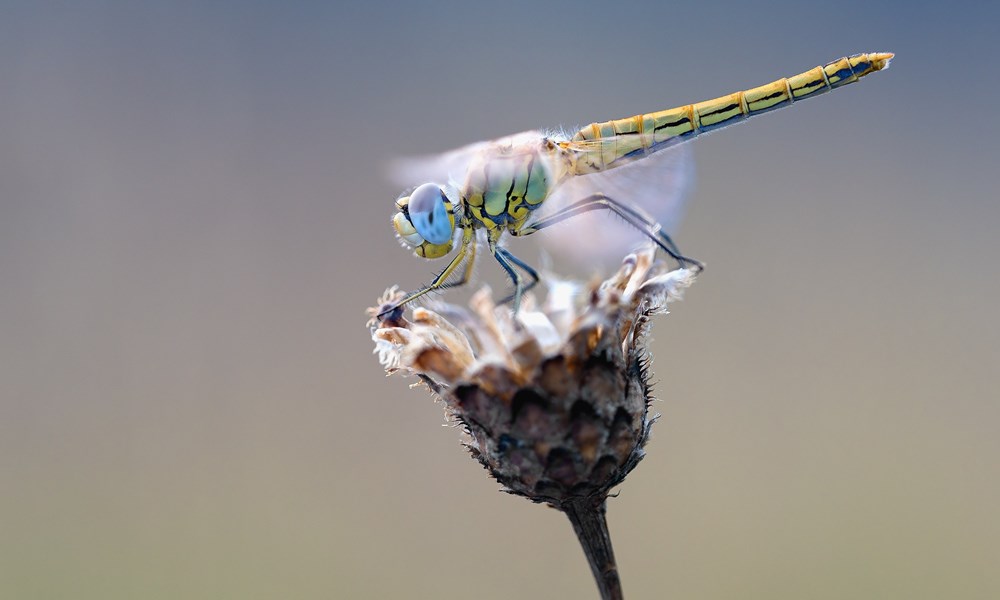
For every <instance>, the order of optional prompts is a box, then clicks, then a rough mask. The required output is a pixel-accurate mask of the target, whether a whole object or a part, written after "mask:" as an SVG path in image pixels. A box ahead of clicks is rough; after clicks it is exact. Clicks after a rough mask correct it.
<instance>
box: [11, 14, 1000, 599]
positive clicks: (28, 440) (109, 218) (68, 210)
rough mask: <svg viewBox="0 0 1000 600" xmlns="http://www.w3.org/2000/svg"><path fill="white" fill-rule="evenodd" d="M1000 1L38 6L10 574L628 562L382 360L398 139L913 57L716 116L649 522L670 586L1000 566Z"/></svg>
mask: <svg viewBox="0 0 1000 600" xmlns="http://www.w3.org/2000/svg"><path fill="white" fill-rule="evenodd" d="M985 6H986V5H985V4H981V3H973V2H952V3H946V4H940V3H939V4H938V5H933V6H932V5H930V4H928V3H910V2H905V3H904V2H885V3H867V2H865V3H861V2H853V1H850V0H847V1H842V2H837V3H826V4H825V5H823V4H820V3H802V2H783V3H778V4H772V5H771V7H769V8H768V9H767V10H762V9H760V8H757V7H754V6H752V5H748V4H747V3H741V2H711V1H706V2H699V3H694V4H692V3H685V4H683V5H681V4H677V3H665V2H627V1H623V2H619V3H615V4H608V3H601V4H597V3H594V4H587V3H581V2H569V1H562V2H548V3H536V2H527V1H524V2H522V1H519V0H518V1H504V2H492V3H481V4H475V5H472V3H466V2H438V3H433V5H428V6H417V5H414V6H407V5H398V4H397V3H380V2H369V3H365V4H364V6H360V5H359V6H353V7H352V6H344V5H342V4H341V3H322V2H302V3H296V2H291V3H280V4H278V3H273V4H272V3H263V2H238V3H237V2H231V3H223V2H211V3H210V2H171V3H143V2H79V3H75V2H74V3H71V2H66V3H56V2H51V3H50V2H20V1H16V0H14V1H11V0H8V1H6V2H3V3H2V5H0V81H2V85H0V597H3V598H19V599H20V598H31V599H34V598H68V597H73V598H241V599H243V598H279V597H280V598H386V597H391V598H467V597H470V596H475V597H477V598H484V599H485V598H511V597H517V598H593V597H596V591H595V588H594V584H593V582H592V581H591V576H590V573H589V570H588V568H587V565H586V563H585V561H584V558H583V555H582V552H581V551H580V550H579V548H578V546H577V543H576V541H575V539H574V537H573V534H572V531H571V528H570V526H569V524H568V522H566V520H565V518H564V517H563V516H562V515H560V514H559V513H557V512H555V511H553V510H550V509H546V508H544V507H541V506H536V505H532V504H530V503H528V502H526V501H524V500H522V499H520V498H514V497H511V496H507V495H505V494H501V493H498V492H497V488H498V486H497V484H496V483H495V482H494V481H493V480H491V479H489V478H488V477H487V474H486V472H485V471H483V469H482V468H480V467H479V465H478V464H477V463H475V462H474V461H472V460H470V458H469V457H468V456H467V454H466V452H465V451H464V450H463V449H462V448H461V447H460V446H459V443H458V440H459V432H458V431H457V430H455V429H452V428H448V427H443V426H442V425H443V424H444V418H443V411H442V407H441V405H440V404H435V403H434V402H433V401H432V400H431V398H430V397H429V396H427V395H426V394H425V393H424V392H423V391H422V390H410V389H408V385H409V384H410V383H412V380H407V379H403V378H390V379H387V378H385V376H384V375H383V372H382V369H381V368H380V366H379V365H378V363H377V361H376V360H375V357H374V356H372V354H371V350H372V344H371V341H370V339H369V333H368V330H367V329H366V328H365V326H364V323H365V315H364V309H365V307H367V306H369V305H371V304H372V303H373V302H374V301H375V298H376V297H377V296H378V295H379V294H380V293H381V292H382V290H383V289H384V288H385V287H387V286H388V285H390V284H393V283H399V284H400V285H402V286H403V287H404V288H410V289H412V288H413V287H415V286H416V285H417V284H418V283H422V282H423V281H425V280H426V279H427V276H429V275H430V274H431V273H432V270H433V269H434V268H435V267H437V265H436V264H430V263H427V262H424V261H421V260H420V259H418V258H415V257H413V256H412V255H411V254H409V253H408V252H406V251H404V250H402V249H400V248H399V246H398V244H397V243H396V241H395V240H394V238H393V235H392V232H391V229H390V226H389V218H390V216H391V214H392V201H393V200H394V199H395V197H396V195H397V193H398V192H399V191H400V190H398V189H396V187H395V186H393V185H392V184H391V183H389V182H388V181H387V180H386V178H385V177H384V165H385V164H386V161H387V160H389V159H391V158H393V157H397V156H402V155H409V154H421V153H427V152H436V151H442V150H447V149H449V148H452V147H455V146H458V145H462V144H465V143H469V142H473V141H477V140H480V139H487V138H492V137H496V136H500V135H504V134H508V133H513V132H517V131H522V130H525V129H531V128H535V127H558V126H566V127H572V126H574V125H582V124H586V123H589V122H591V121H594V120H604V119H610V118H617V117H625V116H628V115H632V114H635V113H638V112H646V111H652V110H658V109H662V108H668V107H672V106H676V105H681V104H686V103H689V102H695V101H700V100H704V99H708V98H713V97H716V96H718V95H721V94H724V93H729V92H732V91H735V90H738V89H744V88H748V87H752V86H756V85H760V84H763V83H767V82H769V81H773V80H774V79H777V78H778V77H782V76H788V75H792V74H795V73H798V72H800V71H803V70H805V69H808V68H811V67H813V66H815V65H817V64H822V63H825V62H827V61H829V60H832V59H835V58H838V57H840V56H843V55H845V54H851V53H855V52H862V51H876V50H889V51H893V52H896V53H897V57H896V60H895V62H894V63H893V67H892V68H891V69H890V70H889V71H888V72H886V73H879V74H876V75H873V76H871V77H870V78H866V79H865V80H864V81H862V82H861V83H859V84H857V85H852V86H849V87H847V88H844V89H842V90H839V91H837V92H836V93H833V94H829V95H825V96H822V97H821V98H818V99H815V100H810V101H809V102H807V103H803V104H801V105H796V106H795V107H793V108H791V109H788V110H783V111H780V112H778V113H775V114H774V115H771V116H768V117H765V118H761V119H757V120H754V121H753V122H751V123H750V124H747V125H743V126H740V127H736V128H733V129H727V130H725V131H724V132H719V133H717V134H714V135H712V136H708V137H707V138H705V139H701V140H699V141H697V142H695V144H694V154H695V157H696V161H697V165H698V166H697V169H698V180H697V186H696V189H695V190H694V192H693V197H692V199H691V203H690V205H689V210H688V213H687V217H686V220H685V223H684V226H683V227H682V228H681V229H680V231H679V232H678V235H677V237H676V239H677V241H678V242H679V244H680V246H681V248H683V249H684V250H685V252H686V253H688V254H690V255H692V256H695V257H697V258H699V259H701V260H703V261H705V262H706V263H707V264H708V266H709V268H708V270H707V271H706V272H705V274H704V276H703V277H701V278H700V279H699V280H698V282H697V284H696V285H695V286H694V287H693V288H692V289H691V290H690V291H689V293H688V294H687V297H686V299H685V301H684V302H682V303H679V304H677V305H674V308H673V312H672V314H671V315H670V316H669V317H666V318H660V319H658V321H657V323H656V324H655V327H654V335H655V342H654V343H653V345H652V350H653V353H654V355H655V360H654V362H653V370H654V372H655V374H656V378H657V380H658V381H659V384H658V386H657V388H656V389H657V393H658V396H659V398H660V400H662V401H661V402H658V403H656V405H655V407H654V408H655V410H656V411H658V412H660V413H663V415H664V417H663V419H662V420H661V421H660V422H659V423H658V424H657V426H656V427H655V428H654V438H653V440H652V442H651V444H650V445H649V446H648V447H647V450H648V456H647V458H646V460H645V461H644V462H643V463H642V465H641V466H640V467H639V468H638V469H637V470H636V471H635V472H634V473H633V474H632V475H631V476H630V477H629V479H628V481H627V482H626V483H625V484H624V485H623V486H622V488H621V495H620V497H618V498H616V499H613V500H611V502H610V505H609V521H610V526H611V532H612V536H613V538H614V541H615V545H616V551H617V555H618V559H619V566H620V569H621V572H622V576H623V581H624V585H625V591H626V593H627V594H628V597H630V598H662V597H670V598H719V599H722V598H740V599H744V598H762V599H763V598H767V599H772V598H823V599H826V598H829V599H840V598H845V597H859V598H907V599H912V598H934V599H937V598H945V597H947V598H996V597H998V596H1000V570H998V569H997V568H996V567H997V565H998V564H1000V542H998V540H1000V512H998V508H997V507H998V506H1000V477H998V474H1000V435H998V431H997V430H998V423H1000V400H998V399H1000V394H998V391H997V388H998V379H997V368H998V365H1000V316H998V315H997V312H996V302H997V298H998V297H1000V277H998V272H997V271H998V270H997V259H998V257H1000V238H998V236H997V235H996V231H997V227H998V223H1000V202H998V186H997V183H996V171H997V166H998V150H997V148H998V146H997V141H996V140H997V135H998V134H1000V120H998V118H997V113H996V108H995V101H996V98H997V97H998V92H1000V84H998V83H997V77H995V75H994V71H995V64H994V61H993V60H992V59H995V58H997V45H996V38H995V27H994V26H995V23H996V22H997V18H998V17H1000V10H998V9H996V8H993V7H988V8H986V7H985ZM515 244H517V241H515ZM525 247H527V246H525ZM496 271H498V270H497V269H495V267H494V265H492V264H490V263H489V262H484V264H483V265H482V266H481V267H480V269H479V272H480V273H481V274H482V275H483V278H485V279H487V280H490V278H494V277H497V274H496V273H495V272H496ZM495 280H496V281H499V279H498V278H497V279H495ZM463 297H464V296H462V294H460V293H456V294H455V295H453V296H449V299H456V300H461V299H462V298H463Z"/></svg>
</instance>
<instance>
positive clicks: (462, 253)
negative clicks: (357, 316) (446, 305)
mask: <svg viewBox="0 0 1000 600" xmlns="http://www.w3.org/2000/svg"><path fill="white" fill-rule="evenodd" d="M474 239H475V238H474V237H473V236H472V235H469V234H466V235H463V236H462V247H461V248H460V249H459V251H458V254H456V255H455V258H453V259H451V262H450V263H448V266H447V267H445V268H444V270H443V271H441V272H440V273H438V275H437V277H435V278H434V280H433V281H431V283H430V285H427V286H425V287H423V288H421V289H419V290H417V291H415V292H412V293H410V294H407V295H406V296H405V297H404V298H403V299H402V300H400V301H399V302H396V303H395V304H393V305H391V306H389V307H388V308H386V309H385V310H383V311H382V312H380V313H379V314H378V317H377V318H379V319H382V318H384V317H385V316H386V315H388V314H389V313H391V312H393V311H395V310H398V309H400V308H402V307H403V306H404V305H405V304H406V303H408V302H412V301H413V300H416V299H417V298H419V297H420V296H423V295H424V294H426V293H428V292H433V291H434V290H441V289H447V288H451V287H457V286H460V285H463V284H466V283H468V282H469V279H470V278H471V277H472V263H473V262H474V261H475V257H476V248H475V242H474ZM470 247H471V248H472V252H471V254H470V252H469V248H470ZM467 254H468V255H469V260H468V263H467V264H466V266H465V272H464V273H463V274H462V279H460V280H459V281H452V282H449V281H448V278H449V277H451V276H452V274H454V272H455V269H457V268H458V266H459V265H461V264H462V261H463V260H464V259H465V257H466V255H467Z"/></svg>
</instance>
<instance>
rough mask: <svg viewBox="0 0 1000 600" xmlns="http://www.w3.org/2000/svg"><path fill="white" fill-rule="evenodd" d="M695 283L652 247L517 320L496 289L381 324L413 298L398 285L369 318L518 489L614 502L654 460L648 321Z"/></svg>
mask: <svg viewBox="0 0 1000 600" xmlns="http://www.w3.org/2000/svg"><path fill="white" fill-rule="evenodd" d="M693 278H694V274H693V272H692V271H690V270H687V269H678V270H674V271H668V270H667V269H666V268H665V266H664V265H663V263H661V262H658V261H655V255H654V252H653V250H651V249H650V250H645V251H642V252H639V253H637V254H631V255H629V256H627V257H626V258H625V260H624V261H623V264H622V267H621V268H620V269H619V271H618V272H617V273H616V274H615V275H614V276H612V277H611V278H610V279H608V280H607V281H604V282H603V283H601V284H599V285H595V286H591V287H590V288H589V289H587V290H585V291H586V292H587V293H585V294H581V293H579V292H580V291H581V290H582V289H583V288H582V286H580V285H578V284H573V283H569V282H555V283H550V290H549V294H548V299H547V301H546V303H545V305H544V306H542V307H537V306H535V305H534V302H533V300H532V299H530V298H529V299H527V301H526V302H525V304H524V306H523V307H522V310H521V312H520V313H519V315H518V316H517V318H516V319H515V318H514V317H512V316H511V313H510V311H509V310H508V309H506V308H502V307H501V308H499V309H498V308H497V307H496V306H495V305H494V304H493V302H492V300H491V298H490V294H489V290H486V289H484V290H481V291H480V292H478V293H477V294H475V295H474V297H473V298H472V301H471V303H470V304H471V311H469V310H465V309H462V308H459V307H456V306H452V305H446V304H441V305H437V306H435V310H433V311H432V310H429V309H425V308H416V309H414V310H413V313H412V318H411V319H410V320H407V319H406V318H405V317H404V315H403V314H402V312H400V311H393V312H390V313H389V314H387V315H385V316H384V317H383V318H382V319H381V320H379V319H378V318H376V317H375V315H378V314H380V313H381V311H382V310H384V308H385V307H386V306H388V305H389V304H390V303H392V302H394V301H397V300H398V299H400V298H402V296H403V295H402V294H401V293H400V292H398V291H396V289H395V288H393V289H390V290H388V291H387V292H386V294H385V295H384V296H383V297H382V298H380V299H379V304H380V307H378V308H373V309H369V314H370V315H371V316H372V319H371V320H370V321H369V325H370V327H371V329H372V339H373V340H374V341H375V352H376V353H377V354H378V356H379V361H380V362H381V363H382V365H383V366H384V367H385V369H386V371H387V372H389V373H394V372H397V371H403V372H406V373H412V374H415V375H418V376H419V377H420V378H421V379H422V380H423V381H424V382H426V383H427V385H428V386H429V387H430V389H431V390H432V391H433V392H435V393H437V394H438V395H439V396H440V397H441V398H443V399H444V401H445V403H446V405H447V407H448V413H449V415H450V416H451V417H453V418H454V419H456V420H457V421H458V422H460V423H461V424H462V425H463V426H464V428H465V431H466V432H467V433H468V435H469V439H468V440H467V442H466V445H467V447H468V448H469V450H470V451H471V452H472V454H473V456H475V457H476V458H477V459H478V460H479V461H480V462H481V463H482V464H483V465H484V466H485V467H486V468H487V469H489V471H490V472H491V473H492V474H493V476H494V477H496V479H497V480H498V481H499V482H500V483H501V484H502V485H503V486H504V487H505V489H506V491H509V492H511V493H514V494H519V495H522V496H526V497H528V498H530V499H531V500H533V501H535V502H546V503H549V504H552V505H553V506H556V507H562V506H565V505H566V504H567V503H570V502H574V501H579V500H580V499H583V498H592V499H600V500H603V499H604V498H605V497H606V496H607V494H608V491H609V490H610V489H611V488H612V487H613V486H615V485H617V484H618V483H620V482H621V481H622V480H623V479H624V477H625V475H627V474H628V473H629V471H631V470H632V469H633V468H635V466H636V464H638V462H639V461H640V460H641V459H642V457H643V454H644V453H643V450H642V446H643V445H644V444H645V442H646V440H647V438H648V436H649V429H650V426H651V424H652V421H653V418H651V417H650V415H649V411H648V404H649V401H650V399H651V398H650V396H649V393H650V388H649V380H648V370H647V366H648V360H649V358H648V354H647V352H646V349H645V342H646V336H647V334H648V328H649V325H648V317H649V316H650V315H652V314H657V313H664V312H666V305H667V303H668V302H670V301H671V300H674V299H677V298H679V297H680V294H681V292H682V290H683V289H684V288H686V287H687V286H688V285H690V283H691V282H692V280H693Z"/></svg>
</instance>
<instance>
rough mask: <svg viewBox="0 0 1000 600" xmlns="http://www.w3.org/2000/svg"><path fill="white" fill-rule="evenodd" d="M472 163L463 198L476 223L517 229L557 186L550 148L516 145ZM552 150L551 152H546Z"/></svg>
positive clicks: (498, 227) (497, 227)
mask: <svg viewBox="0 0 1000 600" xmlns="http://www.w3.org/2000/svg"><path fill="white" fill-rule="evenodd" d="M505 150H506V151H503V152H495V153H489V154H487V155H486V156H484V157H483V158H482V159H481V160H479V161H476V162H474V163H473V164H472V165H470V167H469V170H468V172H467V176H466V180H465V185H464V187H463V188H462V199H463V201H464V204H465V207H466V211H467V213H468V214H469V216H470V217H471V219H472V220H473V223H474V225H475V226H479V225H481V226H484V227H485V228H486V229H488V230H494V229H501V230H503V229H508V230H516V229H518V228H519V227H520V226H521V225H522V224H523V223H524V222H525V221H526V219H527V218H528V216H529V215H530V214H531V212H532V211H534V210H535V209H536V208H538V207H539V206H541V204H542V202H543V201H544V200H545V199H546V198H547V197H548V195H549V193H550V192H551V191H552V188H553V186H554V178H553V177H552V169H551V167H550V163H551V162H552V160H551V153H550V152H551V150H550V147H545V146H543V147H541V148H540V147H538V146H537V145H532V146H529V147H521V148H518V147H516V146H515V147H513V148H509V149H505ZM547 150H549V151H547Z"/></svg>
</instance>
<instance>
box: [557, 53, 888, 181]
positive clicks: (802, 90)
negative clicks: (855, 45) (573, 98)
mask: <svg viewBox="0 0 1000 600" xmlns="http://www.w3.org/2000/svg"><path fill="white" fill-rule="evenodd" d="M892 56H893V55H892V54H891V53H871V54H855V55H854V56H849V57H844V58H841V59H838V60H835V61H833V62H831V63H829V64H827V65H825V66H822V67H816V68H814V69H810V70H809V71H805V72H804V73H800V74H798V75H795V76H793V77H788V78H783V79H779V80H777V81H774V82H772V83H768V84H766V85H762V86H760V87H755V88H753V89H749V90H745V91H741V92H735V93H733V94H729V95H727V96H722V97H719V98H715V99H713V100H706V101H704V102H698V103H696V104H688V105H687V106H680V107H677V108H671V109H668V110H661V111H659V112H654V113H646V114H642V115H636V116H634V117H629V118H626V119H617V120H614V121H605V122H603V123H592V124H591V125H588V126H587V127H584V128H583V129H581V130H580V131H579V132H577V134H576V135H575V136H573V139H572V140H571V141H572V142H579V143H584V144H597V145H599V146H600V152H592V153H589V154H588V155H587V156H586V157H583V158H582V159H581V160H579V161H578V162H577V163H576V173H577V174H584V173H593V172H596V171H602V170H605V169H610V168H613V167H616V166H619V165H622V164H626V163H628V162H632V161H633V160H635V159H637V158H641V157H642V156H644V155H645V154H647V153H648V152H651V151H656V150H659V149H661V148H665V147H668V146H671V145H674V144H677V143H679V142H681V141H684V140H686V139H688V138H691V137H694V136H696V135H699V134H701V133H705V132H708V131H713V130H715V129H719V128H722V127H726V126H728V125H733V124H735V123H738V122H740V121H743V120H745V119H747V118H749V117H752V116H755V115H759V114H763V113H765V112H769V111H772V110H775V109H778V108H782V107H784V106H790V105H791V104H792V103H793V102H796V101H798V100H802V99H804V98H811V97H813V96H818V95H820V94H822V93H824V92H827V91H829V90H832V89H836V88H838V87H841V86H843V85H847V84H849V83H854V82H855V81H857V80H858V79H860V78H861V77H864V76H865V75H868V74H869V73H873V72H875V71H879V70H882V69H884V68H886V67H887V66H888V65H889V60H890V59H891V58H892Z"/></svg>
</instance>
